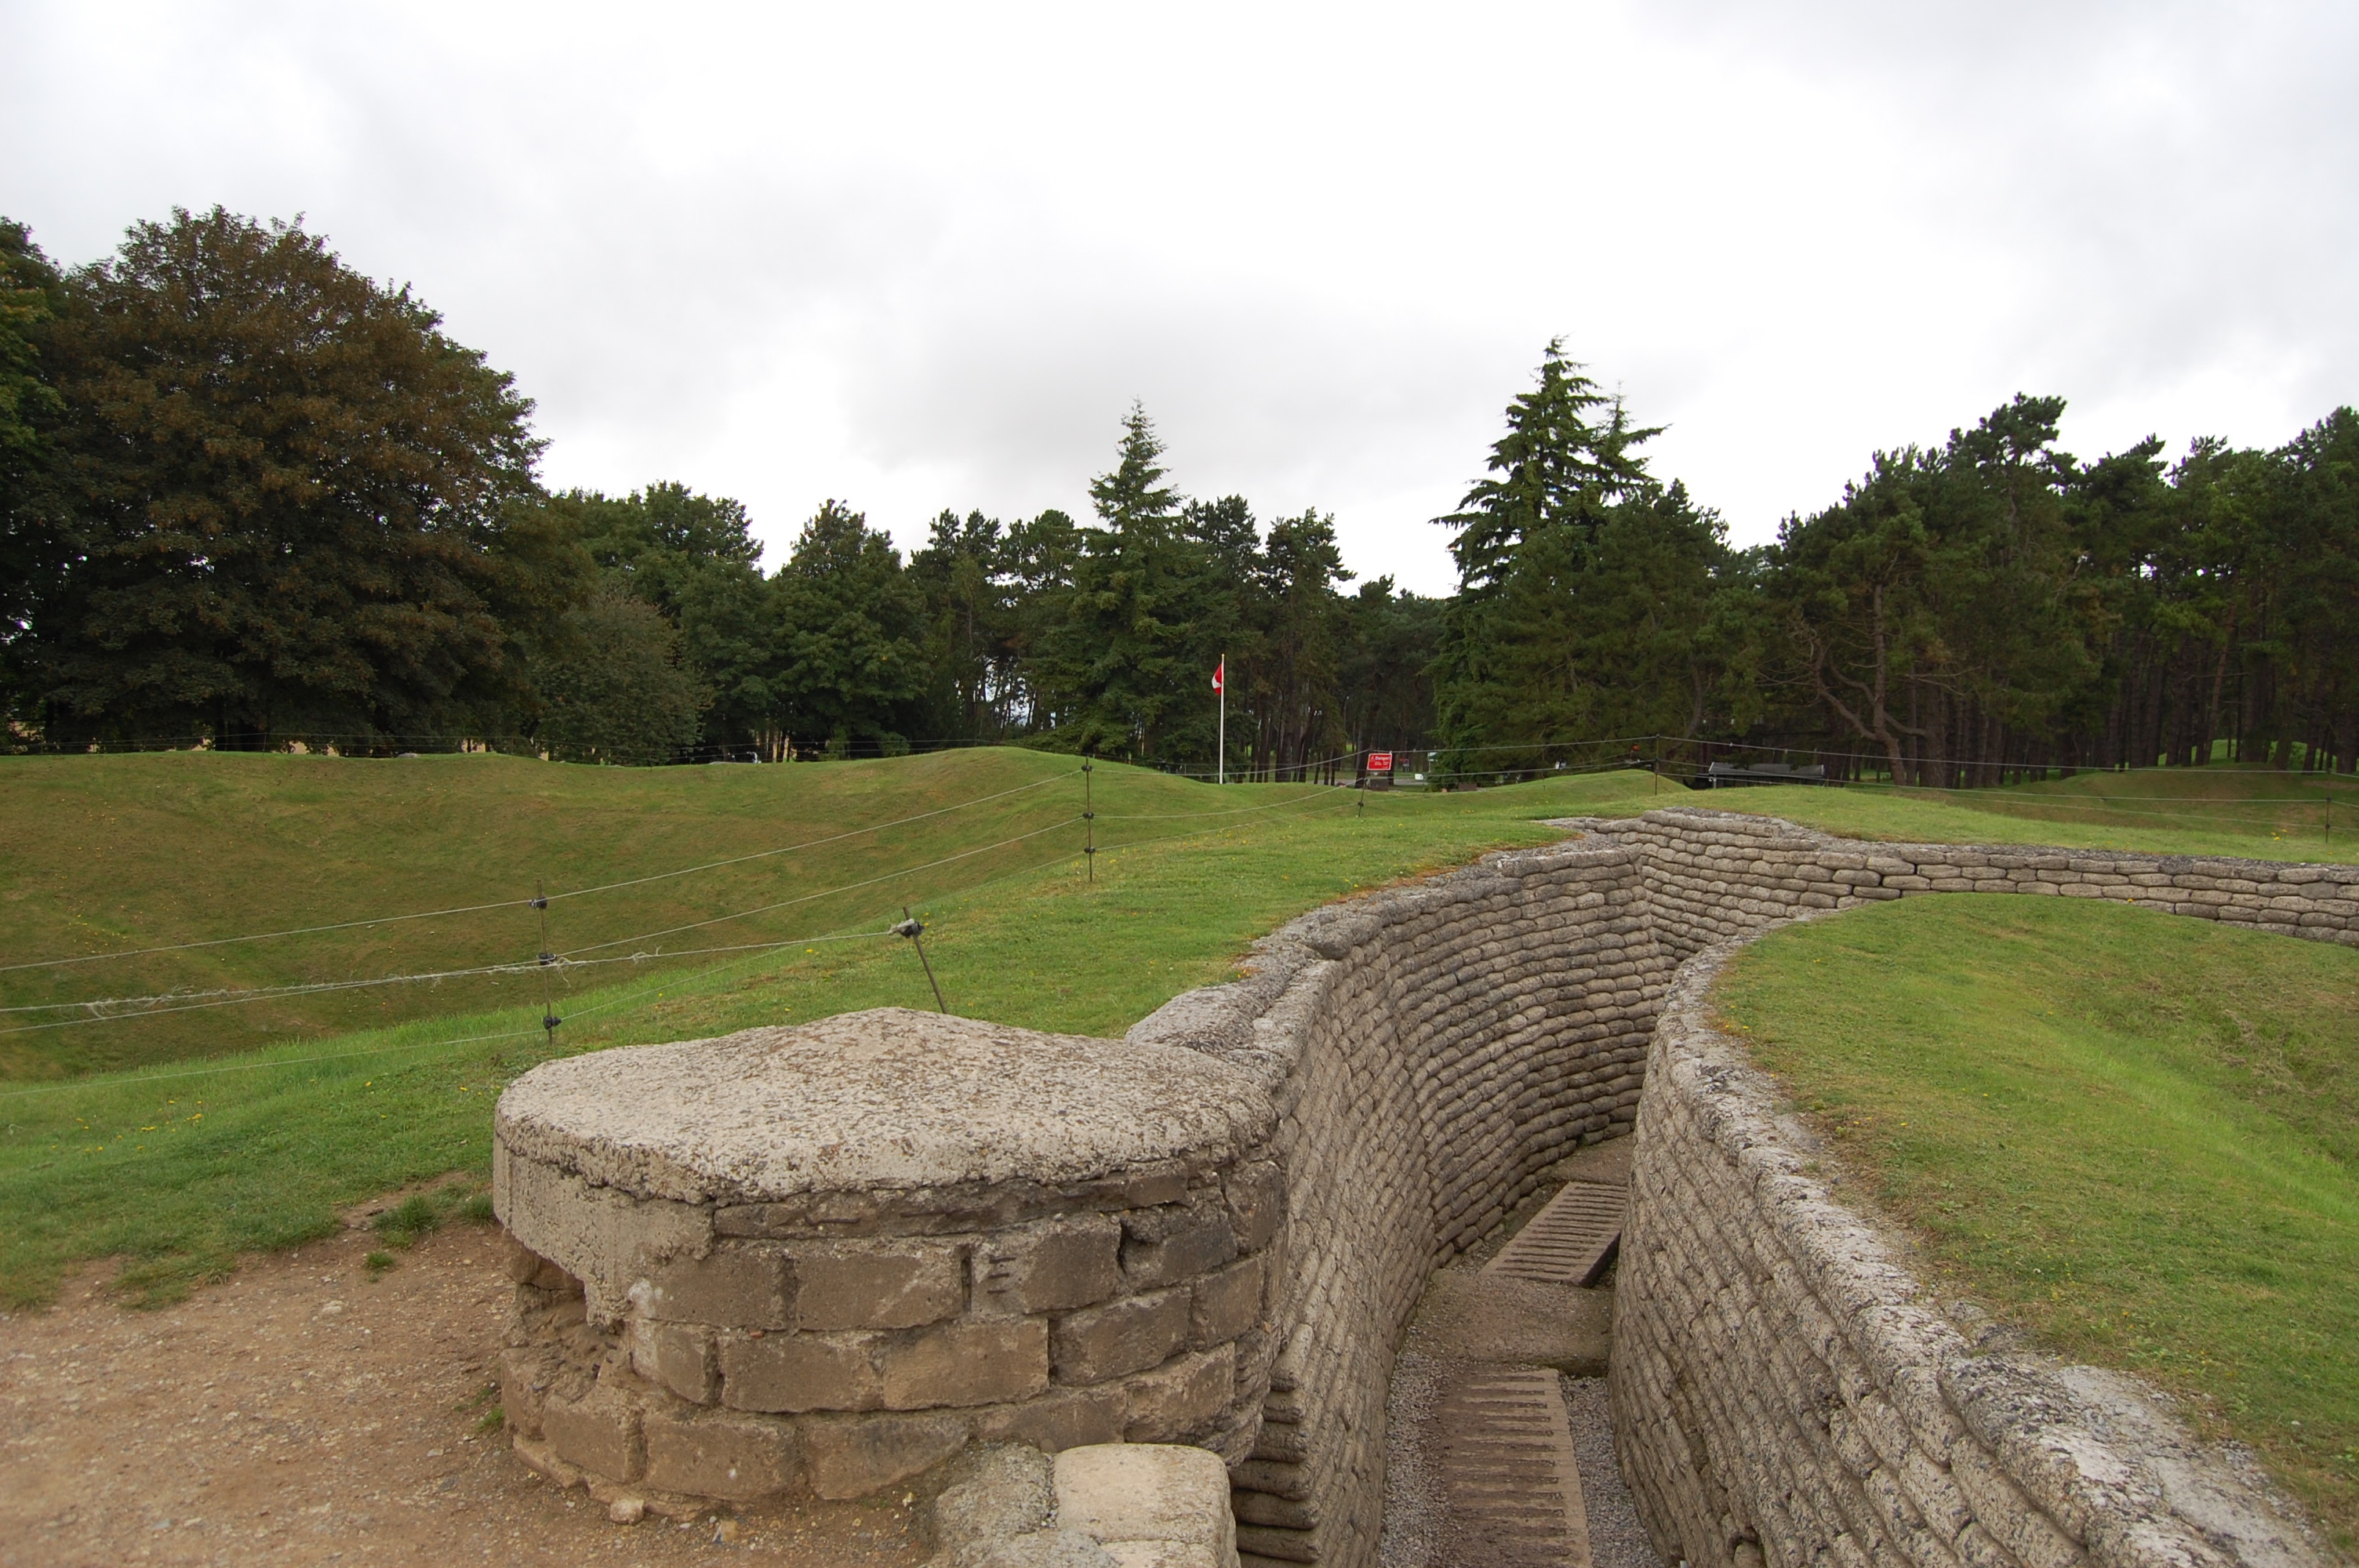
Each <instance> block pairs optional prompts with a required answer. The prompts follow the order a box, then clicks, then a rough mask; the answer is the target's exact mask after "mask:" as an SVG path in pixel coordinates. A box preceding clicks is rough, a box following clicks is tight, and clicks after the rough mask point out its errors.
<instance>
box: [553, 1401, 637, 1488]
mask: <svg viewBox="0 0 2359 1568" xmlns="http://www.w3.org/2000/svg"><path fill="white" fill-rule="evenodd" d="M540 1428H541V1434H542V1436H544V1437H546V1438H547V1439H548V1440H549V1447H551V1448H553V1449H555V1450H556V1451H557V1456H558V1457H559V1458H560V1459H562V1460H564V1461H565V1462H566V1463H567V1464H569V1465H580V1466H581V1467H582V1469H584V1470H587V1471H590V1472H591V1473H592V1474H593V1475H597V1476H604V1477H605V1478H606V1479H607V1480H609V1481H636V1480H637V1479H638V1478H639V1472H640V1470H641V1469H642V1468H643V1467H644V1466H645V1464H646V1450H645V1448H644V1447H643V1446H642V1444H641V1440H640V1433H639V1401H638V1400H636V1399H633V1398H631V1397H630V1396H628V1395H626V1394H625V1393H623V1392H622V1391H621V1390H617V1389H616V1388H614V1386H613V1385H612V1384H609V1383H597V1384H593V1385H592V1387H591V1389H590V1391H589V1392H588V1393H586V1394H584V1395H583V1396H582V1398H581V1399H579V1400H549V1404H548V1407H547V1408H546V1409H545V1410H543V1411H541V1416H540Z"/></svg>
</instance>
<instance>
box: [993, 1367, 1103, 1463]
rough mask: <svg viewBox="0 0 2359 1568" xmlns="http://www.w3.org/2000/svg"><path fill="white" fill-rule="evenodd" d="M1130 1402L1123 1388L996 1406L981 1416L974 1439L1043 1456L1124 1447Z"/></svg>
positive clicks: (1059, 1393) (1063, 1392)
mask: <svg viewBox="0 0 2359 1568" xmlns="http://www.w3.org/2000/svg"><path fill="white" fill-rule="evenodd" d="M1124 1421H1125V1400H1124V1397H1123V1388H1122V1385H1121V1384H1120V1383H1100V1384H1098V1385H1097V1386H1096V1387H1094V1388H1088V1389H1051V1390H1049V1391H1048V1392H1047V1393H1045V1394H1042V1395H1040V1396H1038V1398H1036V1399H1029V1400H1025V1401H1024V1402H1023V1403H1021V1404H1012V1405H990V1406H986V1407H984V1409H983V1410H980V1411H976V1412H975V1417H974V1434H975V1436H976V1438H977V1439H979V1440H981V1441H984V1442H989V1443H1028V1444H1031V1445H1032V1446H1033V1447H1035V1448H1038V1449H1039V1450H1041V1451H1042V1452H1043V1453H1047V1454H1055V1453H1057V1452H1059V1451H1060V1450H1061V1449H1066V1448H1079V1447H1082V1445H1083V1444H1091V1443H1120V1442H1121V1441H1122V1429H1123V1422H1124Z"/></svg>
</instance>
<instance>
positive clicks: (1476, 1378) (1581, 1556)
mask: <svg viewBox="0 0 2359 1568" xmlns="http://www.w3.org/2000/svg"><path fill="white" fill-rule="evenodd" d="M1430 1443H1431V1447H1430V1453H1431V1454H1432V1457H1433V1461H1434V1465H1435V1468H1436V1470H1437V1471H1438V1472H1439V1474H1440V1481H1441V1490H1442V1495H1443V1498H1444V1503H1445V1506H1446V1508H1447V1509H1448V1510H1449V1530H1448V1541H1449V1550H1450V1555H1451V1562H1452V1563H1466V1564H1468V1565H1469V1568H1476V1565H1479V1568H1590V1556H1589V1513H1588V1509H1587V1506H1586V1505H1585V1504H1584V1503H1583V1501H1582V1492H1581V1469H1580V1466H1579V1465H1577V1464H1576V1463H1575V1461H1574V1458H1573V1452H1572V1425H1571V1417H1570V1416H1569V1414H1568V1412H1567V1411H1566V1410H1565V1403H1564V1389H1563V1385H1562V1384H1561V1383H1560V1382H1559V1381H1558V1379H1557V1373H1556V1371H1555V1370H1554V1369H1553V1368H1545V1367H1500V1366H1495V1365H1493V1366H1485V1365H1473V1366H1467V1365H1461V1367H1460V1368H1458V1369H1457V1370H1456V1371H1455V1373H1454V1375H1452V1376H1451V1377H1450V1378H1449V1379H1448V1382H1447V1383H1446V1385H1445V1387H1444V1388H1443V1390H1442V1392H1441V1397H1440V1399H1439V1400H1437V1401H1436V1403H1435V1406H1434V1411H1433V1426H1432V1434H1431V1439H1430Z"/></svg>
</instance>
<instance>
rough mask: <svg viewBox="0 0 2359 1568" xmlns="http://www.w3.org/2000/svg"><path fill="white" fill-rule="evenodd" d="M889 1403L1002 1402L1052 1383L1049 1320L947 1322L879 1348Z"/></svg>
mask: <svg viewBox="0 0 2359 1568" xmlns="http://www.w3.org/2000/svg"><path fill="white" fill-rule="evenodd" d="M876 1363H877V1370H878V1371H879V1373H880V1374H881V1375H882V1379H883V1390H884V1397H885V1408H886V1409H887V1410H897V1411H908V1410H928V1409H931V1408H933V1407H935V1406H937V1405H988V1404H1002V1403H1006V1402H1007V1401H1008V1400H1026V1399H1030V1398H1031V1397H1032V1396H1033V1395H1035V1394H1038V1393H1039V1392H1041V1391H1042V1390H1045V1389H1047V1388H1048V1386H1049V1325H1048V1323H1047V1322H1046V1320H1044V1319H1041V1318H1037V1317H1026V1318H1013V1319H1006V1320H991V1321H984V1322H962V1323H948V1324H942V1325H939V1326H937V1327H933V1328H928V1329H922V1330H919V1331H918V1332H917V1333H914V1334H910V1335H908V1336H901V1337H899V1338H897V1339H893V1340H888V1341H886V1343H885V1344H883V1345H882V1346H879V1347H878V1348H877V1352H876Z"/></svg>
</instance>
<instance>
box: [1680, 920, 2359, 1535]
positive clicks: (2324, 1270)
mask: <svg viewBox="0 0 2359 1568" xmlns="http://www.w3.org/2000/svg"><path fill="white" fill-rule="evenodd" d="M1718 1003H1719V1005H1720V1007H1721V1008H1722V1010H1723V1011H1724V1013H1725V1014H1726V1016H1727V1017H1728V1018H1729V1019H1730V1020H1731V1021H1733V1022H1734V1023H1735V1024H1736V1025H1738V1026H1739V1027H1741V1028H1743V1029H1744V1030H1745V1031H1746V1032H1747V1033H1749V1034H1750V1036H1751V1038H1752V1039H1753V1041H1754V1043H1755V1044H1756V1049H1757V1052H1758V1054H1759V1057H1760V1059H1761V1061H1762V1062H1763V1064H1764V1065H1766V1066H1767V1067H1768V1068H1769V1069H1770V1070H1772V1071H1773V1072H1775V1073H1777V1075H1778V1076H1780V1077H1781V1078H1782V1079H1783V1080H1784V1081H1785V1082H1786V1083H1787V1084H1788V1086H1790V1087H1791V1088H1792V1090H1793V1092H1794V1095H1795V1097H1796V1098H1797V1100H1798V1102H1799V1104H1800V1105H1801V1106H1802V1107H1803V1108H1805V1109H1806V1110H1807V1111H1809V1112H1810V1113H1811V1114H1813V1115H1814V1116H1815V1118H1816V1119H1817V1120H1818V1121H1819V1123H1820V1124H1821V1128H1822V1129H1823V1130H1824V1131H1825V1132H1826V1133H1827V1135H1828V1136H1829V1137H1830V1138H1831V1140H1832V1142H1833V1143H1834V1145H1835V1147H1836V1148H1837V1150H1838V1151H1839V1152H1841V1154H1842V1155H1843V1157H1844V1158H1845V1160H1847V1161H1848V1162H1851V1163H1852V1164H1853V1165H1854V1167H1856V1168H1859V1169H1862V1170H1864V1171H1865V1172H1866V1173H1870V1175H1871V1177H1872V1179H1873V1180H1874V1181H1875V1183H1876V1184H1877V1190H1878V1193H1879V1195H1880V1197H1881V1198H1882V1200H1883V1201H1884V1203H1886V1205H1887V1206H1889V1208H1890V1210H1891V1212H1892V1213H1893V1215H1894V1216H1895V1217H1897V1219H1898V1220H1899V1221H1900V1222H1901V1223H1902V1224H1903V1225H1905V1226H1906V1227H1908V1229H1909V1230H1910V1231H1911V1232H1912V1233H1914V1234H1915V1235H1916V1236H1918V1237H1919V1238H1921V1239H1922V1241H1923V1243H1924V1245H1925V1248H1926V1249H1927V1252H1928V1254H1929V1256H1930V1260H1932V1262H1933V1266H1934V1267H1935V1268H1936V1269H1937V1270H1938V1271H1942V1272H1944V1273H1946V1274H1947V1275H1948V1276H1950V1277H1951V1278H1952V1279H1953V1280H1955V1281H1959V1282H1961V1283H1962V1284H1963V1285H1964V1286H1965V1287H1966V1288H1968V1289H1969V1290H1970V1291H1971V1292H1973V1294H1974V1295H1975V1296H1977V1297H1978V1298H1980V1299H1982V1300H1983V1301H1984V1302H1986V1303H1990V1304H1991V1305H1992V1306H1993V1307H1994V1308H1995V1310H1997V1311H1998V1312H1999V1313H2000V1314H2002V1315H2003V1316H2004V1317H2005V1318H2006V1319H2008V1320H2011V1321H2012V1322H2014V1323H2016V1324H2017V1325H2020V1326H2022V1327H2024V1328H2026V1329H2027V1330H2029V1331H2030V1332H2031V1333H2032V1334H2034V1335H2035V1336H2037V1337H2038V1339H2039V1341H2041V1342H2042V1343H2044V1344H2045V1345H2047V1346H2051V1347H2053V1348H2055V1349H2057V1350H2059V1351H2060V1352H2062V1353H2064V1354H2065V1355H2068V1356H2071V1357H2079V1358H2084V1359H2086V1360H2089V1361H2093V1362H2096V1363H2099V1364H2103V1365H2106V1366H2112V1367H2118V1368H2126V1369H2128V1370H2131V1371H2135V1372H2137V1373H2140V1374H2143V1375H2144V1376H2147V1377H2148V1378H2151V1379H2154V1380H2156V1381H2157V1382H2159V1383H2161V1384H2164V1385H2165V1386H2167V1387H2170V1388H2173V1389H2176V1390H2180V1391H2181V1392H2184V1393H2187V1394H2189V1395H2192V1396H2195V1397H2196V1398H2197V1400H2198V1401H2199V1404H2198V1408H2199V1409H2201V1410H2202V1411H2208V1412H2209V1416H2210V1419H2211V1420H2212V1422H2216V1423H2217V1424H2218V1425H2221V1426H2224V1428H2225V1429H2226V1430H2227V1431H2228V1432H2230V1433H2234V1435H2235V1436H2237V1437H2239V1438H2241V1439H2243V1440H2244V1441H2245V1442H2246V1443H2248V1444H2251V1445H2252V1446H2253V1447H2254V1448H2255V1449H2256V1450H2257V1451H2258V1452H2259V1453H2260V1454H2262V1456H2263V1457H2264V1458H2265V1459H2266V1460H2267V1461H2268V1463H2269V1464H2270V1465H2271V1467H2272V1468H2273V1469H2274V1470H2275V1471H2276V1472H2277V1474H2278V1475H2279V1476H2282V1477H2284V1478H2285V1479H2286V1480H2287V1481H2288V1482H2289V1483H2290V1484H2291V1485H2292V1486H2293V1487H2294V1489H2295V1490H2296V1491H2298V1492H2299V1493H2300V1494H2301V1495H2302V1496H2303V1497H2304V1498H2306V1500H2307V1501H2308V1502H2309V1503H2310V1505H2311V1506H2312V1508H2314V1509H2316V1510H2317V1512H2318V1514H2319V1515H2320V1516H2321V1519H2323V1520H2324V1521H2325V1522H2326V1523H2327V1524H2328V1526H2329V1528H2330V1530H2332V1531H2333V1532H2334V1534H2335V1535H2336V1537H2337V1539H2338V1540H2339V1541H2340V1542H2341V1543H2342V1544H2343V1547H2344V1548H2345V1549H2346V1550H2347V1549H2348V1548H2349V1546H2350V1545H2351V1543H2352V1542H2353V1541H2354V1539H2359V1291H2354V1289H2353V1286H2352V1281H2354V1279H2359V951H2354V950H2352V949H2350V948H2345V947H2339V946H2330V945H2327V944H2323V943H2309V942H2297V941H2291V940H2288V939H2286V938H2282V937H2277V936H2271V935H2264V934H2261V933H2257V932H2250V931H2241V930H2238V929H2235V928H2234V927H2233V926H2227V925H2213V924H2212V923H2210V922H2206V921H2196V920H2183V919H2178V918H2174V917H2172V916H2169V915H2165V914H2157V913H2155V912H2152V911H2147V910H2141V909H2136V908H2125V907H2121V906H2117V905H2113V904H2104V903H2096V902H2094V901H2082V900H2064V899H2033V898H2023V897H2020V896H2009V895H1961V896H1956V897H1949V898H1940V899H1911V900H1908V901H1904V902H1901V903H1886V904H1878V905H1874V906H1871V907H1869V908H1866V909H1863V910H1858V911H1854V912H1852V913H1850V914H1844V915H1843V916H1842V917H1841V918H1839V919H1834V920H1828V921H1821V922H1814V923H1811V924H1809V925H1799V926H1792V927H1788V928H1787V929H1785V930H1782V931H1779V932H1777V933H1774V934H1772V935H1769V936H1767V937H1766V938H1764V939H1763V940H1762V941H1760V942H1758V943H1756V944H1755V945H1754V946H1752V947H1751V948H1749V949H1747V950H1746V951H1745V953H1744V954H1742V955H1741V956H1740V957H1738V958H1737V959H1736V960H1735V962H1734V964H1733V965H1732V966H1731V967H1730V968H1729V970H1728V972H1727V974H1726V976H1725V977H1724V978H1723V980H1722V983H1721V986H1720V989H1719V992H1718Z"/></svg>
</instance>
